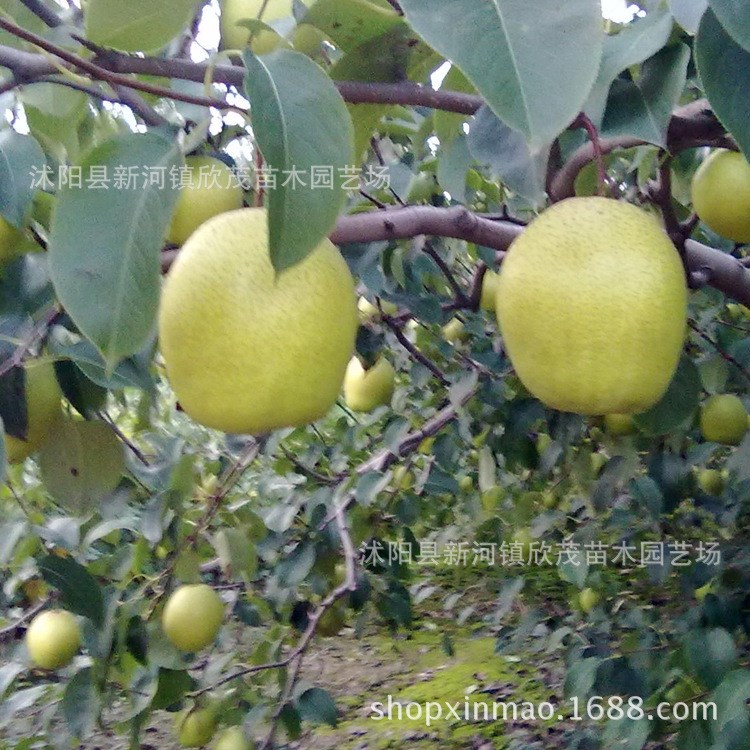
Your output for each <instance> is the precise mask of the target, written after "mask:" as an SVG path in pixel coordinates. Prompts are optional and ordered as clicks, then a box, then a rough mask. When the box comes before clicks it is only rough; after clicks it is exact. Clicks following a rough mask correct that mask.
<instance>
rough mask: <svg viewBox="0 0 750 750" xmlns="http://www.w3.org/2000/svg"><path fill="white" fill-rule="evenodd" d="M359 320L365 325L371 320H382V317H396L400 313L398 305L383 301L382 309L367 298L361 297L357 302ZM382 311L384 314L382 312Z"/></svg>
mask: <svg viewBox="0 0 750 750" xmlns="http://www.w3.org/2000/svg"><path fill="white" fill-rule="evenodd" d="M357 309H358V310H359V318H360V320H361V321H362V322H363V323H367V322H369V321H371V320H380V318H381V316H382V315H395V314H396V313H397V312H398V305H397V304H395V303H394V302H389V301H388V300H385V299H381V300H380V307H378V306H377V305H375V304H373V303H372V302H370V300H369V299H367V297H360V298H359V300H358V301H357ZM381 311H382V312H381Z"/></svg>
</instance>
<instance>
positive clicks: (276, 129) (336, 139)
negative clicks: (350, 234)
mask: <svg viewBox="0 0 750 750" xmlns="http://www.w3.org/2000/svg"><path fill="white" fill-rule="evenodd" d="M244 60H245V66H246V67H247V75H246V77H245V90H246V92H247V96H248V99H249V100H250V102H251V105H252V118H253V130H254V132H255V136H256V138H257V141H258V146H259V148H260V150H261V151H262V153H263V156H264V158H265V161H266V165H267V167H269V168H271V169H276V170H278V171H277V175H278V176H279V179H278V180H277V187H276V189H274V190H270V191H269V193H268V219H269V227H268V230H269V243H270V252H271V262H272V263H273V266H274V268H275V269H276V271H277V273H280V272H281V271H283V270H284V269H286V268H291V267H292V266H294V265H295V264H296V263H299V261H301V260H302V259H303V258H305V256H306V255H307V254H308V253H310V252H311V251H312V250H313V249H314V248H315V247H316V246H317V245H318V243H319V242H320V241H321V240H322V239H323V238H324V237H326V236H327V235H328V233H329V232H330V231H331V230H332V229H333V227H334V225H335V223H336V219H337V217H338V215H339V212H340V210H341V208H342V206H343V204H344V199H345V193H344V190H343V189H342V180H341V177H342V173H343V172H344V170H345V168H346V167H347V166H349V165H351V164H352V163H353V161H354V158H353V153H352V148H353V137H354V134H353V129H352V122H351V118H350V117H349V112H348V111H347V109H346V105H345V104H344V100H343V99H342V98H341V95H340V94H339V92H338V91H337V90H336V87H335V86H334V84H333V82H332V81H331V79H330V78H329V77H328V76H327V75H325V73H323V71H322V70H321V69H320V68H319V67H318V66H317V65H316V64H315V63H314V62H312V60H310V59H309V58H308V57H305V55H302V54H300V53H299V52H290V51H289V50H278V51H277V52H274V53H272V54H270V55H265V56H263V57H262V58H259V57H256V56H255V55H253V54H252V53H251V52H249V51H246V52H245V53H244ZM312 167H319V168H324V169H326V170H329V171H330V174H332V176H333V186H332V187H330V188H317V189H316V188H311V187H310V175H311V171H312ZM292 170H296V171H297V172H300V173H302V175H303V179H304V180H305V181H306V185H305V186H295V185H294V183H291V184H287V185H283V184H282V183H283V182H284V180H283V179H282V176H284V175H287V176H288V175H289V173H290V172H291V171H292ZM287 182H289V180H287Z"/></svg>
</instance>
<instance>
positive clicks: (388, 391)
mask: <svg viewBox="0 0 750 750" xmlns="http://www.w3.org/2000/svg"><path fill="white" fill-rule="evenodd" d="M395 383H396V371H395V370H394V369H393V365H392V364H391V363H390V362H389V361H388V360H387V359H385V357H380V358H379V359H378V361H377V362H376V363H375V364H374V365H373V366H372V367H370V368H369V369H367V370H365V368H364V367H363V366H362V362H361V361H360V359H359V357H352V358H351V360H350V361H349V364H348V366H347V368H346V374H345V376H344V401H346V405H347V406H348V407H349V408H350V409H351V410H352V411H372V410H373V409H376V408H377V407H378V406H385V405H387V404H390V403H391V397H392V396H393V389H394V387H395Z"/></svg>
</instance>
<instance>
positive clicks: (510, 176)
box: [468, 106, 549, 206]
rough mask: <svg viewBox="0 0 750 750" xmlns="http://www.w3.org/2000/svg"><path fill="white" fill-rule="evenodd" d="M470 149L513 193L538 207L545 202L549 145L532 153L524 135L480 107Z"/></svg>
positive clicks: (487, 109) (471, 135) (470, 140)
mask: <svg viewBox="0 0 750 750" xmlns="http://www.w3.org/2000/svg"><path fill="white" fill-rule="evenodd" d="M470 128H471V129H470V130H469V137H468V144H469V151H470V152H471V155H472V156H473V157H474V159H475V160H476V162H477V163H478V164H481V165H483V166H487V167H489V168H490V170H491V172H492V174H493V176H495V177H497V178H500V180H502V182H503V183H504V184H505V185H507V187H508V188H509V189H510V190H511V191H513V192H514V193H518V195H520V196H522V197H523V198H526V199H528V200H529V202H530V203H531V204H532V205H534V206H538V205H540V204H541V203H542V202H543V201H544V180H545V176H546V173H547V158H548V155H549V149H548V148H542V149H540V150H538V151H536V152H532V151H531V149H530V148H529V146H528V144H527V143H526V140H525V138H524V137H523V136H522V135H521V133H519V132H518V131H517V130H512V129H511V128H509V127H508V126H507V125H505V124H504V123H503V122H501V121H500V120H498V118H497V117H495V115H494V114H493V112H492V110H491V109H490V108H489V107H486V106H485V107H482V108H481V109H480V110H479V111H478V112H477V114H476V117H475V118H474V120H473V121H472V123H471V126H470Z"/></svg>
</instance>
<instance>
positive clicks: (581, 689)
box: [565, 656, 599, 699]
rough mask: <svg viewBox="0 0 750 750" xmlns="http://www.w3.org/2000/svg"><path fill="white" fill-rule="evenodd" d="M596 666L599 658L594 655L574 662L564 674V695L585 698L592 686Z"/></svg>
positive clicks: (597, 666)
mask: <svg viewBox="0 0 750 750" xmlns="http://www.w3.org/2000/svg"><path fill="white" fill-rule="evenodd" d="M598 668H599V659H598V658H597V657H595V656H590V657H588V658H587V659H581V660H580V661H576V662H574V663H573V665H572V666H571V667H569V668H568V671H567V674H566V675H565V696H566V697H567V698H579V699H583V698H586V696H588V694H589V691H590V690H591V688H592V687H593V686H594V680H595V679H596V670H597V669H598Z"/></svg>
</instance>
